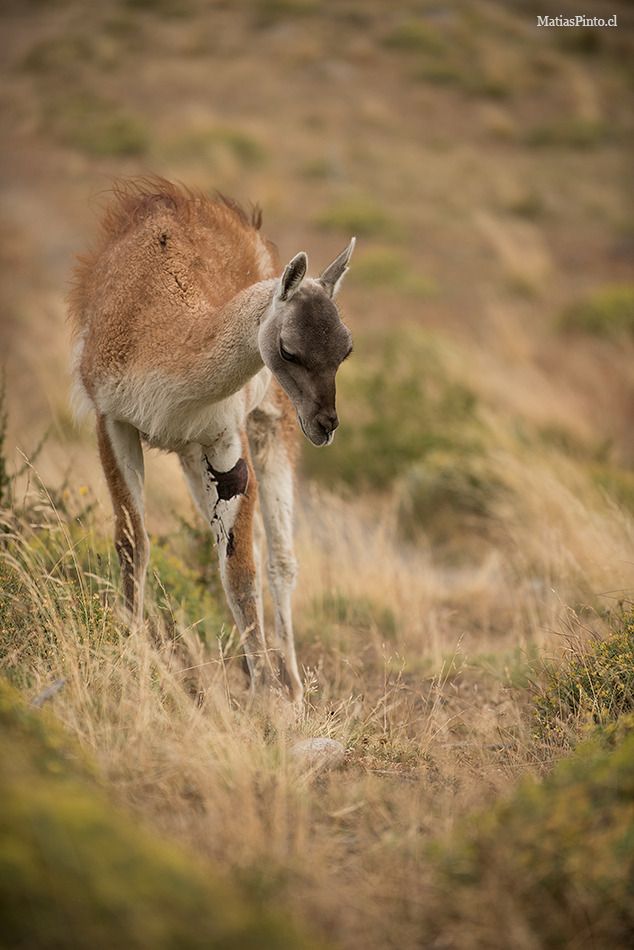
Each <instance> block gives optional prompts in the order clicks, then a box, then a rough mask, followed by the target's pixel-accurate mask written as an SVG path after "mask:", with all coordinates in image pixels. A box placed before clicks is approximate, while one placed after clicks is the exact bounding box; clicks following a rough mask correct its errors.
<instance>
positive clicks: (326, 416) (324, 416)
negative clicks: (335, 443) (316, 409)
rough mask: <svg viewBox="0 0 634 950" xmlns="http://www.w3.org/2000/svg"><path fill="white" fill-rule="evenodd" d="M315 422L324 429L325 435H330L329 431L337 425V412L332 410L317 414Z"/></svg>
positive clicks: (332, 430)
mask: <svg viewBox="0 0 634 950" xmlns="http://www.w3.org/2000/svg"><path fill="white" fill-rule="evenodd" d="M317 422H318V423H319V425H320V426H321V428H322V429H323V430H324V432H325V434H326V435H330V433H331V432H334V431H335V429H336V428H337V426H338V425H339V419H338V417H337V413H336V412H333V413H330V412H323V413H320V415H319V416H317Z"/></svg>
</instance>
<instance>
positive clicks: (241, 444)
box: [180, 436, 271, 687]
mask: <svg viewBox="0 0 634 950" xmlns="http://www.w3.org/2000/svg"><path fill="white" fill-rule="evenodd" d="M180 459H181V464H182V466H183V470H184V472H185V476H186V478H187V482H188V484H189V487H190V490H191V492H192V495H193V497H194V500H195V502H196V505H197V507H198V508H199V510H200V511H201V512H202V513H203V515H204V517H205V518H206V520H207V521H208V522H209V524H210V525H211V529H212V532H213V535H214V539H215V541H216V545H217V547H218V556H219V560H220V576H221V578H222V585H223V587H224V591H225V594H226V597H227V601H228V603H229V607H230V608H231V612H232V614H233V618H234V620H235V623H236V626H237V628H238V631H239V633H240V640H241V644H242V646H243V649H244V655H245V666H246V669H247V673H248V675H249V680H250V682H251V685H252V686H254V687H255V686H256V685H257V684H258V683H265V682H267V681H268V680H269V679H270V672H271V669H270V661H269V658H268V655H267V651H266V644H265V640H264V633H263V626H262V612H261V607H260V596H259V591H258V577H257V563H256V557H255V552H254V543H253V532H254V513H255V504H256V498H257V484H256V481H255V476H254V474H253V468H252V466H251V461H250V458H249V451H248V446H247V441H246V438H241V437H240V436H236V438H235V439H233V440H231V441H230V443H229V444H228V443H227V442H226V441H225V443H224V444H223V445H221V444H218V445H215V446H200V445H190V446H189V448H188V449H187V450H186V451H184V452H182V453H181V454H180Z"/></svg>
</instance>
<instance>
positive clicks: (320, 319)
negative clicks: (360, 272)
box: [259, 241, 354, 445]
mask: <svg viewBox="0 0 634 950" xmlns="http://www.w3.org/2000/svg"><path fill="white" fill-rule="evenodd" d="M353 247H354V241H353V242H351V245H350V247H349V248H347V249H346V251H344V252H343V254H341V255H340V256H339V258H337V259H336V261H334V262H333V264H331V265H330V267H329V268H326V270H325V271H324V273H323V274H322V275H321V277H320V278H319V279H318V280H311V279H309V278H307V279H304V278H305V274H306V264H307V262H306V255H304V254H298V255H297V257H295V258H293V260H292V261H291V263H290V264H289V265H288V267H287V268H286V270H285V272H284V275H283V277H282V279H281V281H280V286H279V288H278V291H277V293H276V295H275V297H274V299H273V302H272V305H271V308H270V311H269V313H268V314H267V317H266V318H265V320H263V322H262V325H261V327H260V334H259V345H260V353H261V355H262V359H263V361H264V364H265V365H266V366H268V368H269V369H270V370H271V372H272V373H273V374H274V376H275V378H276V379H277V380H278V382H279V383H280V385H281V386H282V388H283V389H284V390H285V392H286V393H287V394H288V396H289V397H290V399H291V401H292V403H293V405H294V407H295V409H296V411H297V416H298V419H299V424H300V426H301V428H302V431H303V432H304V435H305V436H307V438H308V439H310V441H311V442H312V443H313V444H314V445H329V444H330V442H332V440H333V437H334V432H335V429H336V428H337V426H338V425H339V420H338V418H337V410H336V407H335V376H336V373H337V370H338V369H339V366H340V365H341V363H342V362H343V360H345V359H346V357H347V356H349V355H350V352H351V350H352V337H351V335H350V331H349V330H348V328H347V327H346V326H344V324H343V323H342V321H341V318H340V316H339V311H338V310H337V307H336V305H335V303H334V302H333V297H334V296H335V294H336V292H337V290H338V286H339V284H340V282H341V278H342V277H343V274H344V273H345V270H346V267H347V263H348V260H349V259H350V254H351V253H352V248H353Z"/></svg>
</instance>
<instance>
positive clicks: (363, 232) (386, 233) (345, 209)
mask: <svg viewBox="0 0 634 950" xmlns="http://www.w3.org/2000/svg"><path fill="white" fill-rule="evenodd" d="M315 223H316V224H317V225H318V227H320V228H324V229H326V230H331V231H343V232H344V234H346V235H353V234H354V235H356V236H357V237H396V236H398V234H399V233H400V228H399V226H398V225H397V223H396V222H395V221H394V220H393V219H392V218H391V217H390V216H389V215H388V214H387V212H386V211H385V210H384V209H383V208H382V207H380V205H377V203H376V202H375V201H374V200H373V199H371V198H362V197H356V198H347V199H344V200H343V201H340V202H338V203H337V204H336V205H333V206H332V207H331V208H327V209H326V210H325V211H322V212H321V214H319V215H318V216H317V218H316V219H315Z"/></svg>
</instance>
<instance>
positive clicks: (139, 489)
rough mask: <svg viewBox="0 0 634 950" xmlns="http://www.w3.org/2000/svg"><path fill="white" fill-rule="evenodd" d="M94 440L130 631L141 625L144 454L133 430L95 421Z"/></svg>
mask: <svg viewBox="0 0 634 950" xmlns="http://www.w3.org/2000/svg"><path fill="white" fill-rule="evenodd" d="M97 440H98V443H99V455H100V457H101V464H102V466H103V470H104V474H105V476H106V481H107V483H108V488H109V490H110V497H111V499H112V507H113V510H114V520H115V546H116V549H117V554H118V555H119V562H120V564H121V580H122V585H123V596H124V601H125V605H126V609H127V611H128V613H129V615H130V619H131V623H132V626H133V628H134V627H139V626H140V625H141V624H142V623H143V593H144V590H145V575H146V572H147V565H148V560H149V554H150V545H149V541H148V536H147V533H146V530H145V523H144V511H143V451H142V449H141V439H140V437H139V433H138V431H137V430H136V429H135V428H134V426H131V425H129V423H127V422H120V421H119V420H117V419H112V418H110V417H109V416H104V415H100V416H98V417H97Z"/></svg>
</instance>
